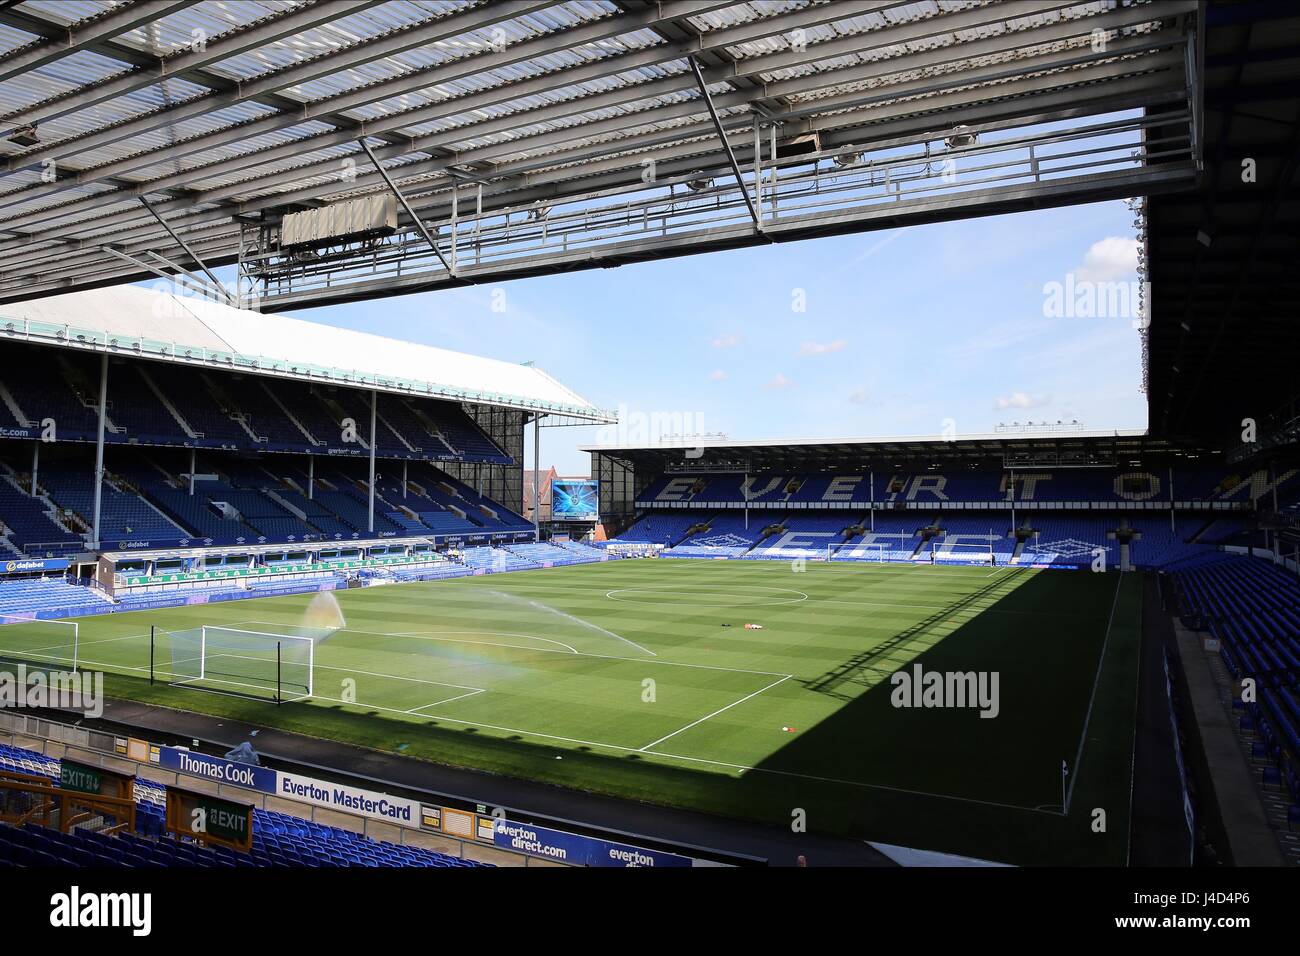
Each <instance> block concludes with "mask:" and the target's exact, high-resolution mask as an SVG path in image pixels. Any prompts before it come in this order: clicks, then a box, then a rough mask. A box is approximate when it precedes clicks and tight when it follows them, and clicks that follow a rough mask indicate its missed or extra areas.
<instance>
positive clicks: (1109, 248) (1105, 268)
mask: <svg viewBox="0 0 1300 956" xmlns="http://www.w3.org/2000/svg"><path fill="white" fill-rule="evenodd" d="M1137 266H1138V241H1137V240H1136V239H1124V238H1121V237H1120V236H1108V237H1107V238H1105V239H1102V240H1101V241H1100V242H1094V243H1093V244H1092V246H1091V247H1089V249H1088V252H1087V254H1086V255H1085V256H1084V257H1083V265H1081V266H1079V267H1078V268H1077V269H1075V270H1074V277H1075V279H1076V280H1078V281H1080V282H1114V281H1115V280H1116V279H1123V278H1126V277H1128V276H1131V275H1133V273H1135V272H1137Z"/></svg>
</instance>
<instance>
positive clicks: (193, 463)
mask: <svg viewBox="0 0 1300 956" xmlns="http://www.w3.org/2000/svg"><path fill="white" fill-rule="evenodd" d="M198 458H199V455H198V452H196V451H195V450H194V449H193V448H191V449H190V497H191V498H193V497H194V469H195V468H197V467H198V466H199V463H198Z"/></svg>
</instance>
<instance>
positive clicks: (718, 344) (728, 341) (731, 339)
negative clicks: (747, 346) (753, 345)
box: [710, 335, 740, 349]
mask: <svg viewBox="0 0 1300 956" xmlns="http://www.w3.org/2000/svg"><path fill="white" fill-rule="evenodd" d="M710 344H712V346H713V347H714V348H715V349H731V348H735V347H736V346H737V345H739V344H740V336H739V335H719V336H718V337H717V338H716V339H714V340H713V341H712V343H710Z"/></svg>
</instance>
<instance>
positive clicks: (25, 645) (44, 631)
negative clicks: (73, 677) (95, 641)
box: [0, 614, 81, 674]
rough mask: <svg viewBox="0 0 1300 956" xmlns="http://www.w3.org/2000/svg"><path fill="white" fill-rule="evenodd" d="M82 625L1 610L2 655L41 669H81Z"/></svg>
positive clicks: (6, 658)
mask: <svg viewBox="0 0 1300 956" xmlns="http://www.w3.org/2000/svg"><path fill="white" fill-rule="evenodd" d="M80 630H81V629H80V626H79V625H78V624H77V622H76V621H40V620H37V619H35V618H31V617H17V616H11V615H7V614H0V658H3V659H4V660H9V661H14V662H16V663H21V664H26V665H27V666H28V667H29V668H36V669H40V670H67V671H72V672H73V673H74V674H75V673H76V671H77V654H78V651H79V650H80V647H79V636H80Z"/></svg>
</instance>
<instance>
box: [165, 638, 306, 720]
mask: <svg viewBox="0 0 1300 956" xmlns="http://www.w3.org/2000/svg"><path fill="white" fill-rule="evenodd" d="M167 639H168V642H169V644H170V650H171V683H172V684H173V685H174V686H184V687H194V688H197V689H199V690H209V691H214V692H217V693H225V694H233V695H235V696H238V697H252V698H255V699H258V700H273V701H275V702H276V703H286V702H288V701H295V700H306V699H307V698H309V697H311V696H312V684H313V677H314V672H315V657H316V644H315V641H313V640H312V638H311V637H300V636H297V635H291V634H271V633H266V632H263V631H250V630H243V629H241V628H235V627H217V626H215V625H211V624H205V625H203V626H202V627H196V628H194V629H192V630H189V631H179V632H171V633H170V634H168V635H167Z"/></svg>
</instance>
